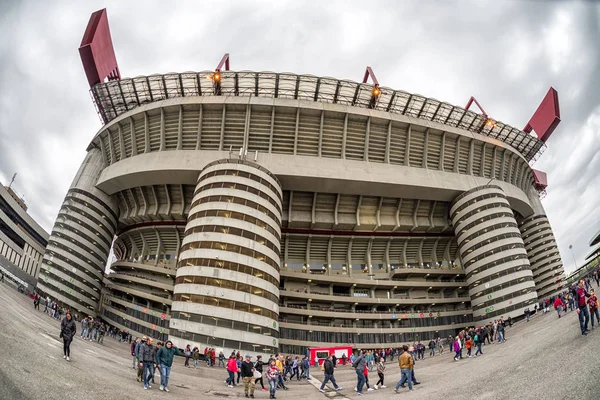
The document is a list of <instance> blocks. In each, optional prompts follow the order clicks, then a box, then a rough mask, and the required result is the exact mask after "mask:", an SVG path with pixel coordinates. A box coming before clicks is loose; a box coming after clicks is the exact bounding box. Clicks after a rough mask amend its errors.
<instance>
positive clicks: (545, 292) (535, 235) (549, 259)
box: [519, 215, 565, 300]
mask: <svg viewBox="0 0 600 400" xmlns="http://www.w3.org/2000/svg"><path fill="white" fill-rule="evenodd" d="M519 229H520V230H521V235H522V237H523V242H524V243H525V249H526V250H527V255H528V256H529V262H530V264H531V271H532V272H533V280H534V281H535V289H536V291H537V294H538V297H539V298H540V299H543V300H545V299H546V298H549V297H551V296H553V295H554V294H556V293H558V292H560V291H561V290H564V289H563V287H564V285H565V282H564V280H565V277H564V269H563V264H562V260H561V258H560V253H559V251H558V246H557V245H556V239H555V238H554V233H553V232H552V227H551V226H550V223H549V221H548V218H547V217H546V216H545V215H532V216H530V217H528V218H526V219H524V220H523V221H521V223H520V224H519Z"/></svg>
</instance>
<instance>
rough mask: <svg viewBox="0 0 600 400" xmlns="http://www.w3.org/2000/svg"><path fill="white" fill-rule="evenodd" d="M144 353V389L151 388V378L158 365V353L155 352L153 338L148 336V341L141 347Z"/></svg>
mask: <svg viewBox="0 0 600 400" xmlns="http://www.w3.org/2000/svg"><path fill="white" fill-rule="evenodd" d="M140 353H141V355H142V357H141V361H142V367H143V371H142V378H143V379H144V389H150V388H151V386H150V379H152V375H154V367H155V366H156V353H155V352H154V346H153V345H152V339H151V338H148V341H146V343H145V344H144V345H143V346H142V348H141V349H140Z"/></svg>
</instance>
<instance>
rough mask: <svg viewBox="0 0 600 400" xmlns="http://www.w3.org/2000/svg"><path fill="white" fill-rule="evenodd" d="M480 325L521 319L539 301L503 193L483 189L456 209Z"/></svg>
mask: <svg viewBox="0 0 600 400" xmlns="http://www.w3.org/2000/svg"><path fill="white" fill-rule="evenodd" d="M450 218H451V220H452V225H453V226H454V232H455V234H456V238H457V242H458V248H459V252H460V257H461V262H462V265H463V267H464V268H465V273H466V278H467V284H468V285H469V296H470V297H471V306H472V309H473V319H474V320H475V322H483V321H486V322H487V321H489V319H490V318H491V319H494V318H498V317H501V316H503V317H504V318H508V316H509V315H510V316H512V317H516V316H520V315H522V314H523V310H524V309H525V308H527V307H528V306H529V305H531V304H533V303H534V302H535V301H536V299H537V293H536V291H535V283H534V281H533V274H532V273H531V267H530V265H529V259H528V258H527V252H526V250H525V246H524V244H523V239H522V238H521V232H520V231H519V228H518V225H517V222H516V220H515V217H514V214H513V212H512V210H511V208H510V205H509V203H508V200H507V199H506V196H505V195H504V192H503V190H502V189H501V188H500V187H498V186H494V185H487V186H480V187H476V188H474V189H471V190H469V191H468V192H465V193H463V194H461V195H460V196H458V197H457V198H456V199H455V200H454V202H453V203H452V206H451V208H450Z"/></svg>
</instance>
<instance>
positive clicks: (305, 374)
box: [302, 356, 310, 381]
mask: <svg viewBox="0 0 600 400" xmlns="http://www.w3.org/2000/svg"><path fill="white" fill-rule="evenodd" d="M302 369H304V372H303V373H302V377H303V378H306V380H307V381H310V361H308V357H306V356H304V358H303V359H302Z"/></svg>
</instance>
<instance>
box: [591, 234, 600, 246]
mask: <svg viewBox="0 0 600 400" xmlns="http://www.w3.org/2000/svg"><path fill="white" fill-rule="evenodd" d="M597 244H600V231H598V232H596V234H595V235H594V236H592V240H590V246H595V245H597Z"/></svg>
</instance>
